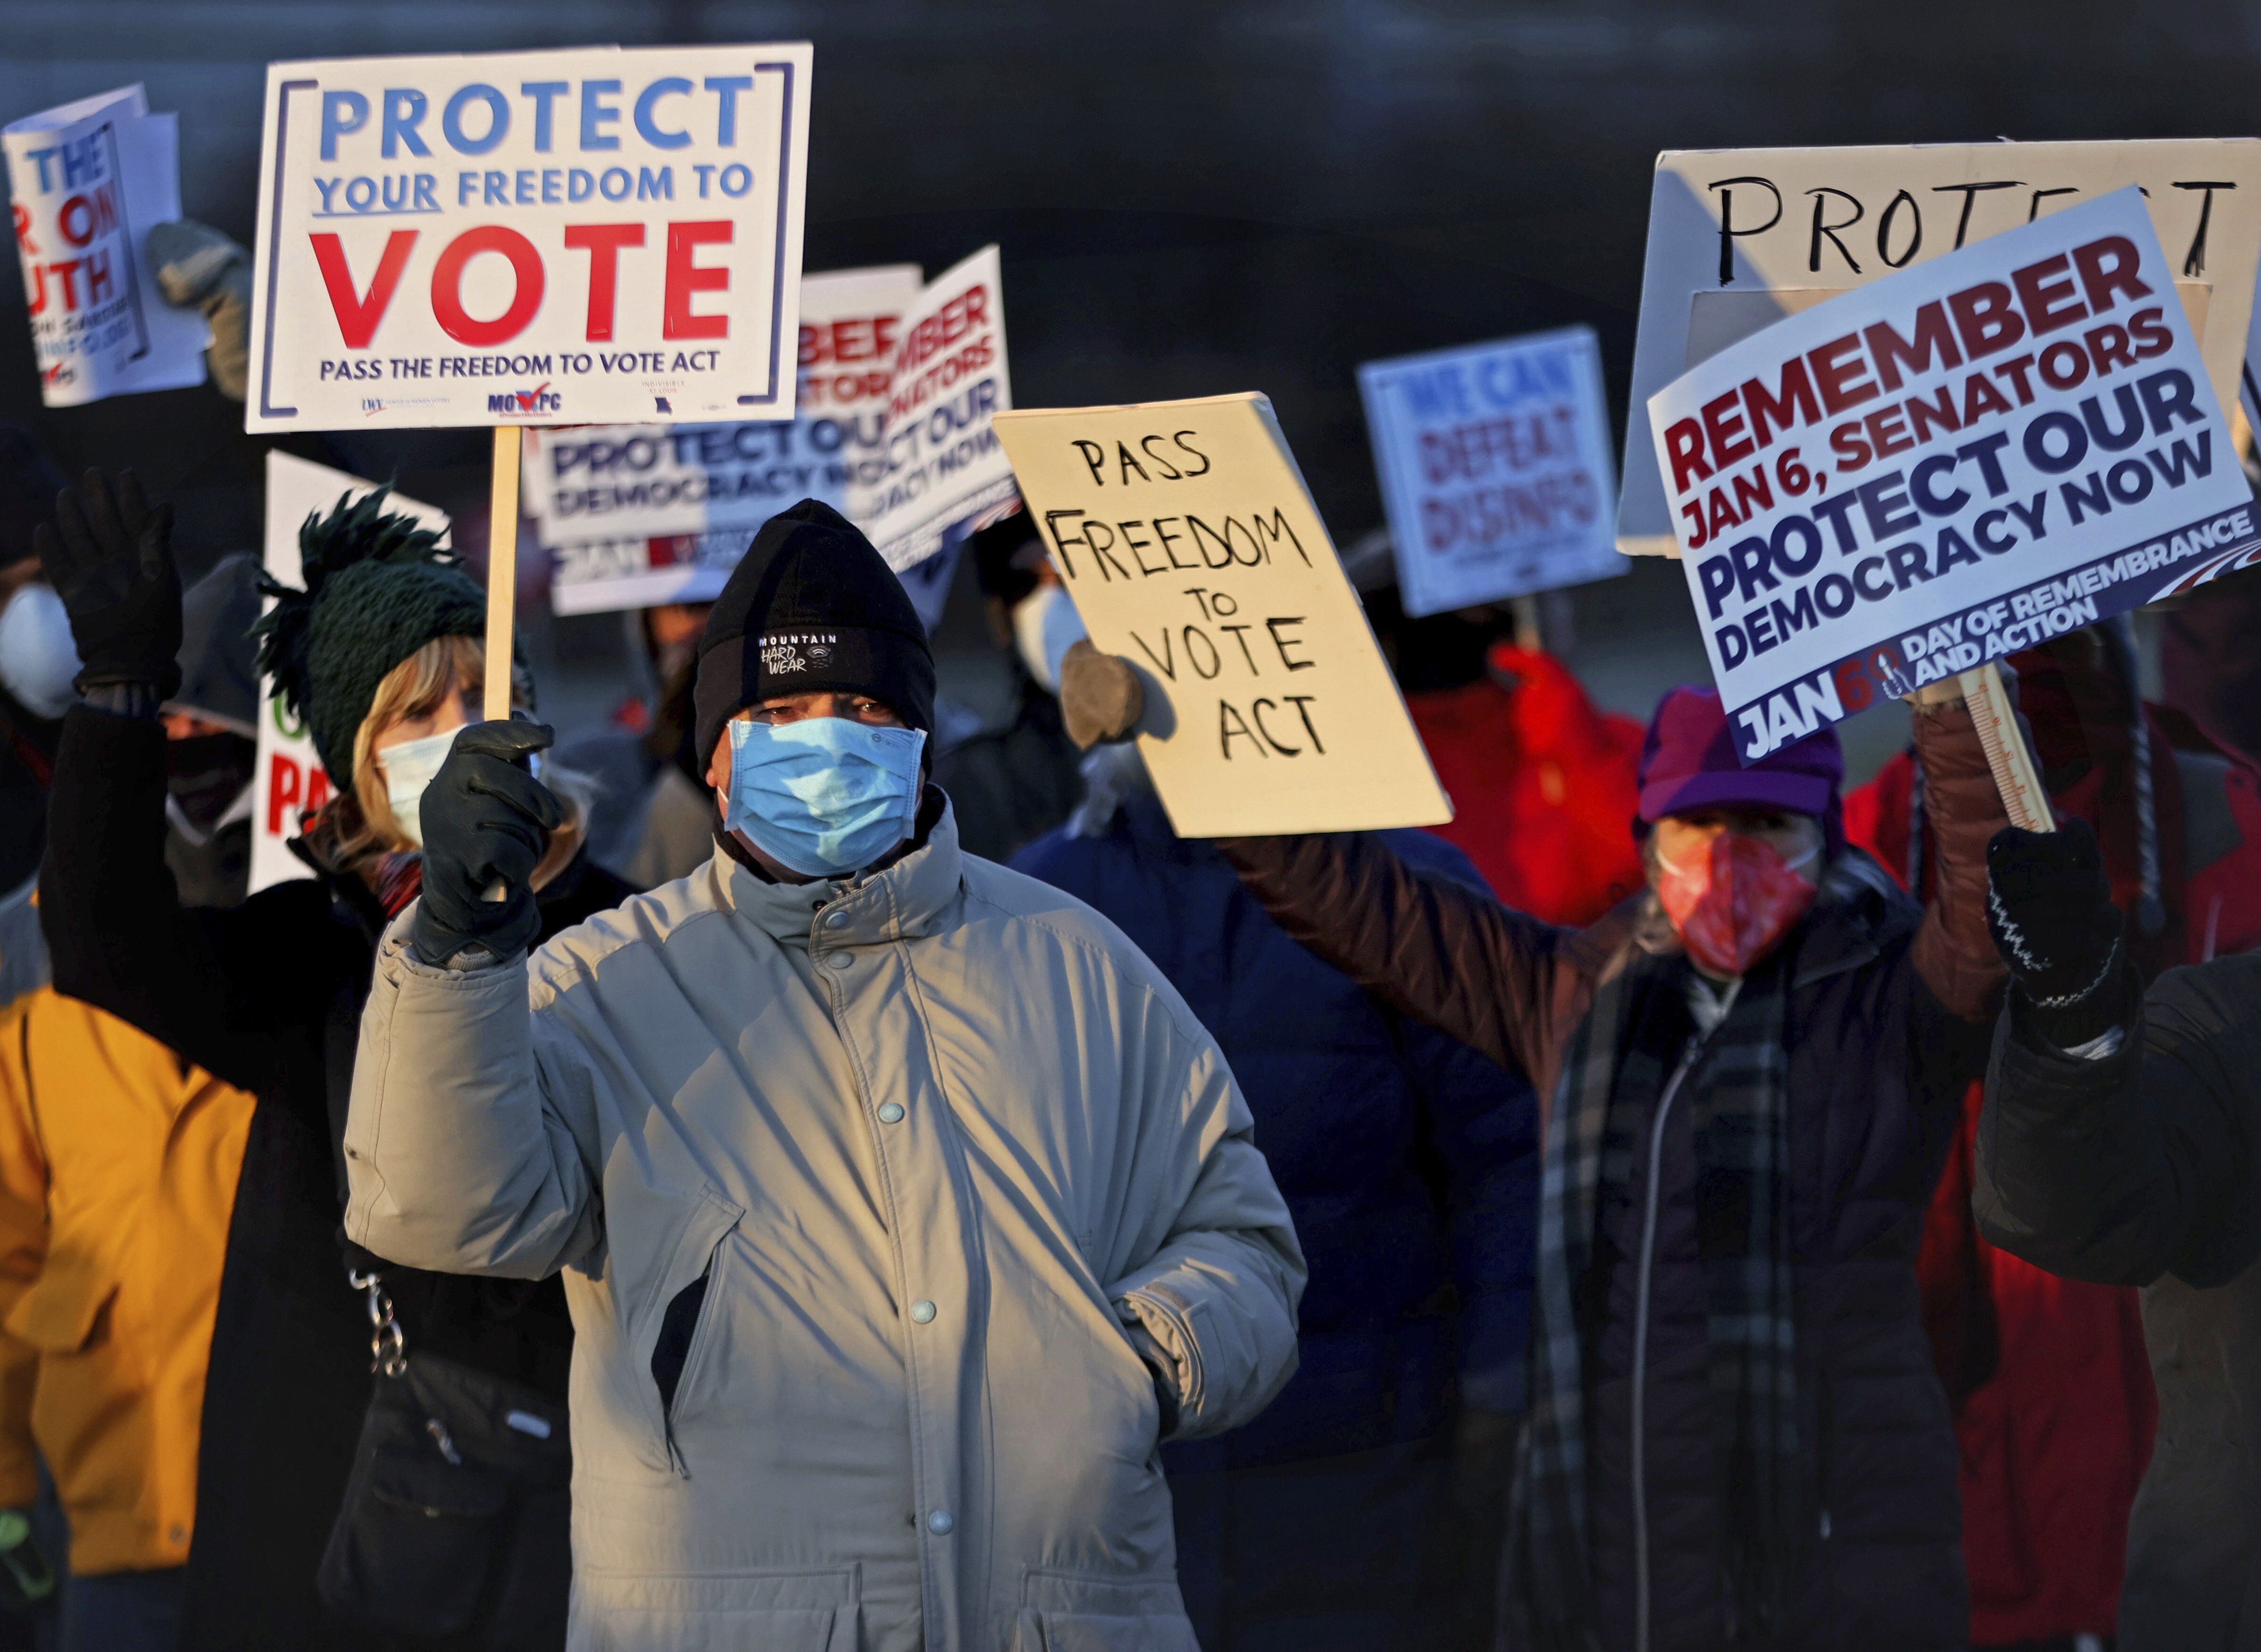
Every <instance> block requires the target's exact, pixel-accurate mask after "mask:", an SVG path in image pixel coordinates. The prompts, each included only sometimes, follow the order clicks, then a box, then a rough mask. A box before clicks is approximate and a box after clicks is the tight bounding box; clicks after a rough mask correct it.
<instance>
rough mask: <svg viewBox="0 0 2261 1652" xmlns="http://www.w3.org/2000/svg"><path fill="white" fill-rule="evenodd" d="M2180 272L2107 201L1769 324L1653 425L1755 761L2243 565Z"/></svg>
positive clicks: (2218, 420) (1698, 597)
mask: <svg viewBox="0 0 2261 1652" xmlns="http://www.w3.org/2000/svg"><path fill="white" fill-rule="evenodd" d="M2175 267H2176V266H2175V264H2174V262H2173V261H2172V260H2171V258H2170V257H2169V256H2168V255H2166V254H2164V253H2163V252H2162V251H2161V249H2160V246H2159V241H2158V238H2157V236H2156V235H2155V234H2154V233H2152V229H2151V220H2150V217H2149V215H2148V214H2147V213H2146V212H2145V210H2144V204H2143V197H2142V196H2141V194H2140V193H2139V192H2138V191H2137V190H2135V189H2134V188H2132V187H2131V188H2128V189H2125V190H2118V191H2115V192H2114V193H2113V194H2111V195H2108V196H2106V197H2104V198H2100V199H2099V200H2095V201H2092V202H2087V203H2085V204H2083V205H2078V206H2072V207H2067V208H2066V209H2064V211H2063V212H2058V213H2056V214H2054V215H2051V216H2049V217H2044V218H2042V219H2038V220H2037V221H2036V222H2035V223H2032V224H2028V225H2024V226H2020V227H2017V228H2013V229H2007V230H2004V231H2002V232H2001V233H1999V234H1997V235H1994V236H1991V237H1989V238H1988V239H1987V240H1985V241H1982V242H1977V243H1975V244H1973V245H1971V246H1970V247H1968V248H1964V249H1963V251H1961V252H1959V253H1956V254H1955V255H1952V256H1950V257H1949V258H1945V259H1942V260H1938V261H1936V262H1930V263H1926V264H1923V265H1920V266H1919V267H1917V268H1915V269H1906V270H1903V271H1901V272H1899V274H1897V275H1893V276H1890V277H1886V278H1884V280H1882V281H1878V282H1876V283H1874V284H1870V285H1868V286H1865V287H1863V288H1861V289H1859V290H1857V291H1852V292H1848V293H1845V294H1842V295H1841V296H1839V297H1837V298H1834V299H1832V300H1831V301H1830V302H1828V303H1827V304H1825V305H1820V306H1818V307H1816V308H1814V309H1812V310H1808V311H1806V312H1803V313H1802V314H1799V315H1796V316H1793V317H1791V318H1790V319H1789V320H1784V321H1781V322H1777V323H1776V325H1775V326H1773V327H1769V328H1767V329H1765V330H1764V331H1762V332H1761V333H1758V334H1755V335H1753V336H1752V337H1750V338H1748V339H1746V340H1745V341H1742V342H1741V343H1740V344H1736V345H1733V346H1731V347H1730V348H1726V349H1724V350H1721V351H1720V352H1719V353H1718V354H1717V355H1715V356H1712V357H1710V358H1709V359H1708V360H1706V361H1705V363H1703V364H1702V365H1700V366H1698V367H1697V368H1695V369H1693V370H1690V372H1688V373H1687V374H1685V375H1683V377H1680V378H1678V379H1676V381H1675V382H1674V383H1673V384H1670V385H1669V386H1668V387H1666V388H1665V389H1664V390H1663V391H1660V392H1659V393H1658V394H1657V395H1656V396H1655V397H1654V398H1653V399H1651V400H1650V402H1649V404H1648V413H1649V423H1650V427H1651V435H1652V440H1653V443H1654V446H1653V448H1652V456H1653V457H1654V462H1655V463H1656V464H1657V466H1658V468H1659V470H1660V473H1661V474H1662V475H1663V476H1664V477H1665V478H1667V483H1666V485H1667V486H1668V488H1669V498H1670V502H1671V506H1672V511H1673V518H1674V521H1675V524H1676V527H1677V528H1678V529H1679V536H1680V544H1681V548H1682V551H1683V559H1684V566H1685V569H1686V572H1687V577H1688V587H1689V591H1690V595H1691V596H1692V597H1693V598H1694V600H1695V603H1696V610H1697V617H1698V621H1699V622H1700V623H1701V625H1702V627H1703V631H1704V645H1705V650H1706V651H1707V652H1708V653H1709V655H1710V657H1711V662H1712V673H1713V675H1714V677H1715V678H1716V679H1717V680H1718V682H1719V693H1720V696H1721V698H1722V699H1724V700H1726V705H1727V708H1728V711H1729V714H1730V717H1731V720H1732V722H1733V726H1734V729H1735V732H1736V743H1737V746H1738V749H1739V751H1741V754H1742V756H1743V758H1744V759H1745V760H1746V761H1749V760H1752V759H1754V758H1758V757H1761V756H1763V755H1764V754H1765V753H1767V752H1769V751H1773V750H1774V749H1775V748H1776V747H1777V746H1779V745H1781V744H1783V743H1785V742H1787V741H1789V740H1791V739H1794V738H1796V737H1798V736H1802V735H1805V734H1808V733H1811V732H1812V730H1813V729H1815V728H1817V727H1818V726H1820V723H1821V722H1825V721H1834V720H1836V719H1837V718H1840V717H1842V716H1845V715H1848V714H1849V713H1852V712H1855V711H1858V710H1860V709H1862V708H1863V707H1865V706H1867V705H1869V704H1870V703H1871V702H1872V701H1874V700H1876V699H1877V698H1878V697H1879V696H1883V695H1888V694H1890V695H1897V694H1904V693H1910V692H1912V691H1913V690H1914V689H1917V688H1920V687H1922V686H1926V685H1927V684H1929V683H1933V682H1935V681H1937V680H1939V679H1941V678H1942V677H1944V676H1946V675H1948V674H1949V673H1950V672H1967V671H1970V670H1972V669H1974V668H1976V667H1979V666H1982V665H1984V664H1987V663H1989V662H1992V661H1994V660H1996V659H1999V657H2002V656H2003V655H2006V654H2009V653H2013V652H2015V651H2016V650H2020V649H2025V648H2031V647H2033V646H2034V645H2035V644H2036V643H2041V642H2042V641H2044V640H2045V639H2047V638H2049V637H2051V636H2057V635H2059V634H2060V633H2063V632H2065V631H2070V630H2073V629H2075V628H2078V627H2080V626H2084V625H2090V624H2093V623H2094V622H2095V621H2098V620H2099V619H2101V618H2104V617H2106V616H2108V615H2110V614H2118V613H2121V612H2123V611H2125V610H2127V609H2128V608H2132V607H2136V606H2138V605H2140V604H2142V603H2144V602H2148V601H2150V600H2152V599H2153V598H2155V597H2157V596H2160V595H2162V594H2164V593H2167V592H2169V591H2172V590H2181V589H2186V588H2188V587H2189V586H2191V585H2193V584H2196V583H2200V582H2202V581H2204V580H2207V579H2209V578H2214V577H2216V576H2217V575H2218V574H2220V573H2222V572H2223V571H2228V570H2229V569H2230V568H2232V567H2236V566H2243V565H2244V564H2246V563H2247V562H2249V561H2250V560H2251V559H2252V558H2253V557H2254V556H2255V555H2256V554H2257V535H2256V533H2255V528H2254V512H2253V506H2252V499H2251V496H2250V493H2249V492H2248V491H2247V489H2246V485H2245V478H2244V477H2243V473H2242V472H2241V471H2240V470H2239V469H2238V466H2237V462H2236V457H2235V456H2234V455H2233V454H2232V453H2231V452H2230V450H2229V435H2228V432H2227V431H2226V429H2225V428H2224V427H2223V425H2222V413H2221V409H2220V406H2219V404H2217V403H2216V402H2215V400H2214V397H2213V393H2212V391H2211V390H2210V388H2209V386H2208V384H2207V369H2206V363H2205V360H2204V359H2203V357H2202V356H2201V355H2200V351H2199V348H2198V345H2197V343H2196V341H2194V340H2193V336H2192V329H2191V327H2190V325H2189V323H2188V321H2187V320H2186V318H2185V315H2184V312H2183V308H2182V306H2181V305H2179V304H2178V303H2177V302H2176V298H2175V291H2174V282H2173V276H2172V271H2173V269H2174V268H2175Z"/></svg>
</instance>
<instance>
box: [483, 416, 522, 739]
mask: <svg viewBox="0 0 2261 1652" xmlns="http://www.w3.org/2000/svg"><path fill="white" fill-rule="evenodd" d="M518 445H519V435H518V427H517V426H516V425H497V426H496V427H495V433H494V491H493V492H492V493H491V494H490V495H489V504H488V507H487V679H486V696H485V716H486V720H487V721H488V722H508V721H509V719H510V653H511V650H510V644H511V633H512V631H513V628H514V622H515V621H516V619H517V614H516V613H515V612H514V610H515V608H516V607H517V597H518Z"/></svg>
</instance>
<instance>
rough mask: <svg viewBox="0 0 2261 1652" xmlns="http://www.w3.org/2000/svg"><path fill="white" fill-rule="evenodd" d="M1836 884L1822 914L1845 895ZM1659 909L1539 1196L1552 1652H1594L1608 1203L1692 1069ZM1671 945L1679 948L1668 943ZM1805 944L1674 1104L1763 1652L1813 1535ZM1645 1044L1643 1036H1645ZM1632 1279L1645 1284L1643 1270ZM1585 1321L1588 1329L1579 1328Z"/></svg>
mask: <svg viewBox="0 0 2261 1652" xmlns="http://www.w3.org/2000/svg"><path fill="white" fill-rule="evenodd" d="M1834 881H1835V880H1833V879H1830V878H1827V877H1825V879H1824V880H1823V890H1822V894H1821V896H1820V899H1822V900H1827V899H1829V898H1830V896H1831V895H1832V894H1835V893H1838V892H1837V891H1834V890H1833V889H1832V888H1831V887H1830V886H1831V884H1832V883H1833V882H1834ZM1661 927H1662V914H1661V913H1659V912H1658V911H1657V910H1656V909H1655V903H1654V899H1653V898H1652V900H1651V901H1650V902H1649V903H1648V906H1647V908H1646V909H1644V920H1643V922H1642V923H1640V925H1637V927H1636V930H1635V934H1634V937H1633V938H1631V939H1629V940H1628V941H1627V942H1626V944H1625V945H1624V946H1622V947H1621V948H1620V949H1619V951H1618V952H1617V953H1615V954H1614V955H1613V956H1612V957H1611V960H1610V962H1609V963H1608V965H1607V966H1605V967H1604V970H1603V971H1602V973H1601V974H1600V976H1599V977H1598V978H1597V982H1596V986H1595V992H1594V998H1593V1002H1592V1005H1591V1006H1590V1009H1588V1011H1587V1014H1586V1016H1585V1018H1584V1020H1583V1022H1582V1023H1581V1024H1579V1026H1578V1028H1577V1030H1576V1032H1575V1033H1574V1034H1573V1036H1572V1038H1571V1042H1570V1045H1569V1047H1568V1050H1567V1051H1566V1052H1565V1054H1564V1059H1563V1064H1562V1072H1561V1080H1560V1081H1559V1083H1558V1085H1557V1087H1556V1089H1555V1094H1554V1107H1553V1110H1552V1113H1551V1116H1550V1117H1549V1119H1548V1121H1547V1142H1546V1149H1545V1158H1544V1164H1543V1169H1542V1171H1541V1178H1540V1218H1539V1255H1538V1280H1537V1290H1536V1293H1535V1296H1536V1300H1535V1304H1534V1307H1533V1334H1532V1401H1531V1409H1530V1412H1529V1415H1528V1417H1527V1419H1526V1421H1525V1428H1524V1431H1523V1436H1522V1440H1521V1451H1520V1461H1519V1462H1518V1471H1517V1476H1516V1490H1515V1500H1516V1510H1515V1514H1516V1535H1515V1538H1514V1540H1513V1541H1512V1548H1511V1567H1510V1573H1511V1577H1512V1579H1513V1580H1514V1581H1513V1584H1511V1586H1512V1587H1516V1588H1518V1590H1519V1592H1520V1595H1521V1601H1520V1603H1519V1604H1520V1606H1521V1609H1522V1611H1523V1612H1527V1613H1528V1614H1529V1620H1530V1626H1531V1629H1532V1636H1533V1640H1534V1642H1535V1645H1536V1646H1537V1647H1538V1648H1542V1649H1543V1652H1586V1649H1587V1648H1590V1647H1591V1646H1593V1645H1594V1644H1595V1641H1594V1639H1593V1636H1594V1627H1593V1612H1592V1601H1591V1598H1590V1593H1591V1585H1590V1576H1589V1569H1588V1547H1587V1544H1588V1537H1589V1531H1588V1511H1587V1472H1588V1469H1587V1462H1586V1441H1585V1431H1586V1416H1585V1405H1586V1384H1585V1375H1584V1361H1585V1341H1586V1338H1587V1336H1588V1335H1589V1334H1590V1333H1592V1332H1596V1331H1597V1330H1598V1325H1596V1324H1595V1323H1593V1322H1594V1321H1595V1320H1596V1318H1597V1317H1598V1316H1597V1311H1598V1309H1599V1307H1600V1299H1599V1297H1598V1296H1597V1295H1596V1294H1595V1291H1596V1287H1597V1281H1595V1280H1594V1279H1592V1278H1591V1277H1590V1269H1591V1268H1592V1264H1593V1260H1594V1252H1595V1247H1596V1243H1597V1235H1598V1228H1597V1221H1598V1216H1599V1212H1600V1210H1601V1206H1602V1202H1603V1196H1604V1192H1605V1191H1607V1190H1616V1191H1619V1192H1622V1191H1623V1190H1624V1189H1626V1187H1627V1186H1628V1184H1629V1183H1630V1182H1631V1181H1632V1177H1633V1167H1634V1164H1635V1162H1636V1154H1637V1153H1639V1152H1640V1149H1641V1145H1642V1144H1643V1143H1644V1142H1645V1141H1646V1139H1647V1135H1648V1132H1649V1130H1650V1128H1651V1126H1652V1124H1653V1123H1654V1110H1655V1108H1656V1107H1657V1106H1658V1105H1659V1104H1660V1103H1661V1100H1662V1095H1663V1093H1664V1090H1665V1088H1666V1086H1667V1085H1668V1084H1669V1082H1670V1074H1671V1071H1672V1069H1673V1068H1674V1067H1677V1066H1678V1065H1679V1063H1680V1060H1681V1059H1682V1052H1681V1051H1679V1050H1675V1049H1671V1048H1665V1049H1661V1050H1660V1049H1659V1048H1657V1047H1655V1046H1656V1045H1658V1043H1659V1042H1660V1040H1659V1039H1658V1038H1656V1037H1655V1036H1654V1029H1655V1028H1657V1027H1658V1026H1659V1025H1667V1026H1669V1025H1673V1024H1677V1023H1678V1017H1676V1016H1672V1017H1662V1018H1661V1017H1660V1016H1659V1012H1660V1011H1661V1010H1664V1009H1669V1006H1667V1005H1665V1004H1663V1003H1662V1002H1660V1001H1661V1000H1662V998H1664V997H1667V996H1677V995H1680V994H1681V993H1683V991H1684V989H1685V988H1686V985H1687V975H1686V971H1687V969H1688V967H1689V966H1688V964H1687V962H1686V960H1685V959H1684V957H1683V955H1682V954H1680V953H1679V952H1677V951H1676V950H1672V951H1663V950H1661V948H1660V945H1659V941H1660V937H1658V935H1657V930H1659V929H1660V928H1661ZM1662 939H1663V941H1664V942H1665V943H1666V944H1668V945H1669V930H1668V931H1666V933H1665V935H1664V937H1662ZM1793 950H1794V947H1793V946H1792V945H1788V944H1785V945H1784V947H1782V948H1780V949H1778V950H1777V951H1776V953H1775V954H1774V956H1773V957H1772V958H1770V959H1768V960H1766V961H1765V962H1764V963H1763V964H1762V965H1761V966H1760V967H1759V968H1758V969H1756V970H1755V971H1754V972H1753V973H1751V974H1750V975H1749V976H1748V977H1747V978H1746V979H1745V980H1744V981H1743V984H1742V987H1741V990H1740V991H1739V992H1738V993H1737V995H1736V996H1735V1000H1734V1002H1733V1006H1732V1007H1731V1008H1730V1009H1729V1010H1728V1012H1727V1016H1726V1019H1725V1020H1724V1021H1722V1022H1721V1023H1720V1024H1719V1026H1718V1027H1717V1028H1715V1029H1714V1030H1713V1031H1712V1034H1711V1035H1710V1037H1709V1038H1705V1039H1704V1040H1703V1041H1702V1042H1701V1045H1700V1046H1698V1045H1692V1044H1691V1045H1690V1046H1689V1047H1690V1049H1692V1050H1695V1051H1696V1053H1695V1054H1694V1055H1693V1056H1692V1058H1690V1059H1691V1065H1690V1067H1689V1070H1688V1072H1687V1073H1686V1074H1685V1076H1684V1077H1683V1080H1682V1089H1683V1091H1684V1092H1685V1094H1683V1095H1682V1096H1681V1097H1680V1098H1679V1101H1678V1102H1677V1103H1676V1104H1677V1105H1682V1106H1688V1107H1690V1108H1692V1110H1693V1115H1692V1118H1693V1127H1694V1130H1695V1139H1696V1173H1697V1189H1696V1196H1697V1201H1698V1216H1697V1220H1698V1235H1699V1240H1698V1242H1699V1246H1700V1249H1701V1252H1702V1257H1703V1261H1704V1268H1705V1275H1706V1277H1707V1279H1708V1280H1709V1282H1710V1289H1711V1313H1710V1341H1711V1349H1712V1361H1711V1363H1712V1399H1713V1404H1714V1411H1715V1417H1716V1419H1717V1427H1716V1441H1717V1451H1716V1453H1715V1461H1716V1463H1717V1467H1718V1473H1719V1530H1720V1532H1721V1533H1722V1534H1723V1538H1722V1541H1723V1544H1724V1548H1725V1552H1724V1553H1723V1554H1722V1555H1721V1556H1720V1561H1721V1565H1722V1569H1723V1570H1724V1573H1725V1575H1726V1578H1727V1581H1728V1585H1729V1593H1730V1598H1729V1599H1728V1601H1727V1602H1726V1611H1727V1620H1728V1621H1727V1634H1728V1643H1729V1644H1731V1645H1762V1644H1764V1643H1765V1642H1766V1641H1768V1640H1769V1639H1770V1638H1771V1636H1772V1633H1773V1631H1774V1629H1775V1627H1776V1626H1777V1625H1778V1624H1779V1623H1780V1621H1781V1612H1782V1608H1783V1605H1784V1598H1785V1595H1786V1591H1787V1585H1788V1584H1789V1583H1790V1581H1791V1577H1792V1575H1793V1573H1794V1570H1795V1568H1796V1563H1797V1556H1798V1544H1799V1541H1800V1540H1801V1538H1802V1535H1803V1533H1804V1529H1805V1519H1804V1515H1803V1511H1802V1509H1801V1508H1800V1506H1799V1503H1800V1497H1799V1492H1798V1485H1799V1478H1798V1468H1799V1465H1798V1385H1797V1353H1796V1349H1797V1340H1796V1319H1795V1312H1796V1309H1795V1304H1794V1303H1793V1301H1792V1290H1791V1264H1790V1259H1789V1254H1788V1249H1789V1247H1788V1239H1787V1226H1788V1220H1787V1218H1788V1205H1789V1160H1788V1146H1787V1130H1786V1105H1785V1103H1786V1098H1785V1095H1784V1051H1783V1012H1784V1001H1785V999H1786V997H1787V995H1788V972H1789V967H1790V965H1789V959H1788V954H1789V953H1790V952H1791V951H1793ZM1644 1033H1646V1034H1647V1036H1646V1037H1644ZM1626 1266H1629V1267H1631V1266H1638V1259H1637V1258H1634V1257H1628V1258H1626ZM1582 1308H1583V1309H1584V1310H1586V1311H1585V1312H1583V1314H1582V1312H1581V1310H1582Z"/></svg>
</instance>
